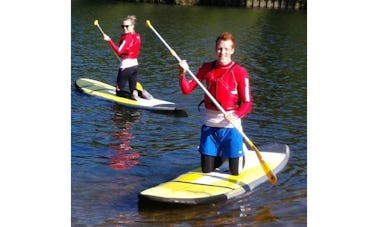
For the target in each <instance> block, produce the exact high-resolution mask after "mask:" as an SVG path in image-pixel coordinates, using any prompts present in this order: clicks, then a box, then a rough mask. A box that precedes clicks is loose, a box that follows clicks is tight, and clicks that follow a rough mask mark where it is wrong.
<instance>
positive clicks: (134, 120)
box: [71, 0, 307, 226]
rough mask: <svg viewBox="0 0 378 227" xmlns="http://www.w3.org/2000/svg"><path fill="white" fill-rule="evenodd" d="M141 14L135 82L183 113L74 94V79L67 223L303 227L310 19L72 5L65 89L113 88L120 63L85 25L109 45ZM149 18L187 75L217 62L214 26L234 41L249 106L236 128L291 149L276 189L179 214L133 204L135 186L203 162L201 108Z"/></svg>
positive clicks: (289, 14) (273, 13)
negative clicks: (181, 82)
mask: <svg viewBox="0 0 378 227" xmlns="http://www.w3.org/2000/svg"><path fill="white" fill-rule="evenodd" d="M129 14H135V15H136V16H137V18H138V22H139V23H138V24H137V26H136V30H137V31H138V32H139V33H140V34H141V37H142V42H143V43H142V45H143V46H142V50H141V55H140V58H139V63H140V74H139V76H140V81H141V82H142V84H143V86H144V87H145V88H147V89H148V90H149V91H150V92H151V93H152V94H153V95H154V96H155V97H157V98H161V99H165V100H170V101H173V102H176V103H178V104H179V105H181V106H183V107H184V108H185V109H186V110H187V112H188V113H189V117H187V118H179V117H174V116H171V115H163V114H158V113H153V112H149V111H143V110H130V109H127V108H124V107H122V106H119V105H117V104H114V103H111V102H107V101H103V100H100V99H97V98H94V97H90V96H87V95H84V94H82V93H79V92H77V90H76V89H75V87H74V86H72V92H71V98H72V100H71V105H72V115H71V116H72V125H71V134H72V138H71V143H72V145H71V148H72V158H71V167H72V168H71V170H72V173H71V183H72V185H71V192H72V196H71V216H72V226H86V225H88V226H94V225H95V226H117V224H118V226H135V225H136V226H139V225H153V226H168V225H170V226H215V225H222V224H223V225H231V226H236V225H239V224H240V225H241V226H249V225H253V226H306V225H307V220H306V217H307V131H306V130H307V103H306V100H307V86H306V85H307V84H306V82H307V81H306V80H307V74H306V73H307V68H306V65H307V53H306V50H307V34H306V32H307V31H306V30H307V24H306V23H307V15H306V14H305V13H303V12H294V11H277V10H263V9H253V10H252V9H240V8H214V7H180V6H168V5H161V4H160V5H157V4H131V3H125V2H122V1H114V2H113V1H103V2H102V1H79V0H74V1H72V11H71V19H72V20H71V25H72V27H71V28H72V36H71V43H72V44H71V45H72V46H71V63H72V64H71V67H72V75H71V78H72V84H73V82H74V81H75V80H76V79H77V78H79V77H88V78H93V79H97V80H100V81H103V82H106V83H109V84H114V83H115V79H116V72H117V66H118V63H117V59H116V58H115V56H114V55H113V54H112V52H111V50H110V48H109V47H108V46H107V44H106V43H105V42H104V41H103V39H102V35H101V34H100V32H99V30H98V29H97V28H96V27H95V26H94V24H93V21H94V20H95V19H98V20H99V22H100V25H101V27H102V29H103V30H104V31H105V32H106V33H107V34H108V35H110V36H111V37H112V38H113V39H114V40H116V41H118V38H119V35H120V32H121V31H120V26H119V25H120V23H121V19H122V18H123V17H125V16H127V15H129ZM146 20H150V21H151V23H152V25H153V26H154V27H155V29H157V30H158V31H159V33H160V34H161V35H162V36H163V37H164V39H165V40H166V41H167V42H168V43H169V44H170V45H171V47H172V48H174V49H175V51H176V52H177V54H178V55H179V56H180V57H181V58H182V59H187V60H188V61H189V64H190V66H191V69H192V71H193V72H195V71H196V70H197V68H198V67H199V66H200V65H201V63H202V62H203V61H210V60H213V59H215V53H214V39H215V38H216V36H217V35H218V34H219V33H220V32H222V31H230V32H232V33H233V34H234V35H235V37H236V40H237V47H236V48H237V49H236V53H235V54H234V60H236V61H237V62H239V63H240V64H242V65H243V66H244V67H245V68H246V69H247V70H248V71H249V73H250V77H251V86H252V89H253V98H254V109H253V111H252V112H251V113H250V114H249V115H248V116H247V117H246V118H245V119H244V121H243V122H244V123H243V125H244V130H245V132H246V134H247V135H248V136H249V138H250V139H252V141H253V142H254V143H255V144H256V145H257V146H261V145H263V144H267V143H271V142H278V143H284V144H288V145H289V146H290V148H291V158H290V160H289V163H288V165H287V167H286V168H285V169H284V170H283V171H282V172H281V173H279V174H278V178H279V181H278V183H277V185H275V186H272V185H270V184H269V183H264V184H262V185H260V186H258V187H257V188H256V189H255V190H254V191H253V192H252V193H249V194H247V195H246V196H243V197H242V198H238V199H235V200H231V201H227V202H224V203H218V204H211V205H206V206H199V207H194V208H186V209H173V210H160V209H154V210H143V211H142V210H139V209H138V198H137V194H138V192H140V191H141V190H144V189H146V188H148V187H151V186H154V185H156V184H158V183H162V182H164V181H167V180H169V179H172V178H174V177H176V176H177V175H178V174H181V173H184V172H186V171H188V170H190V169H192V168H195V167H197V166H198V165H199V158H198V157H199V156H198V152H197V150H196V147H197V145H198V140H199V130H200V126H201V124H202V114H203V110H202V112H198V110H197V104H198V103H199V101H200V100H202V96H203V92H202V91H201V90H200V89H198V90H197V91H195V92H194V93H193V94H192V95H190V96H183V95H182V94H181V92H180V88H179V86H178V76H177V69H178V66H177V62H176V60H175V59H174V57H173V56H172V55H170V53H169V52H168V51H167V49H166V48H165V47H164V46H163V44H162V43H161V42H160V41H159V40H158V38H157V37H156V36H155V35H154V34H153V32H152V31H151V30H149V29H148V28H147V27H145V26H144V22H145V21H146Z"/></svg>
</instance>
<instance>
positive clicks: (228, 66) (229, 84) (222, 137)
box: [179, 32, 252, 175]
mask: <svg viewBox="0 0 378 227" xmlns="http://www.w3.org/2000/svg"><path fill="white" fill-rule="evenodd" d="M215 51H216V56H217V60H215V61H213V62H205V63H203V64H202V66H201V67H200V68H199V70H198V72H197V74H196V77H197V78H198V80H199V81H203V80H205V81H206V86H207V90H208V91H209V92H210V94H211V95H212V96H213V97H214V98H215V99H216V100H217V101H218V103H219V104H220V105H221V106H222V107H223V109H224V110H225V111H226V113H227V114H226V115H224V114H223V113H222V112H221V111H220V110H219V109H218V108H217V107H216V105H215V104H214V103H213V102H212V101H211V99H210V98H209V97H208V96H207V95H206V94H205V99H204V102H205V108H206V115H205V123H204V125H203V126H202V129H201V139H200V146H199V152H200V153H201V166H202V172H204V173H208V172H212V171H214V170H215V168H217V167H219V166H220V165H221V164H222V162H223V161H222V160H223V158H228V160H229V166H230V173H231V174H232V175H239V174H240V172H241V171H242V169H243V166H244V149H243V137H242V136H241V134H240V133H239V132H238V130H237V129H236V128H235V127H238V128H240V129H242V126H241V118H242V117H244V116H245V115H247V114H248V113H249V112H250V111H251V110H252V96H251V91H250V86H249V75H248V72H247V71H246V70H245V69H244V68H243V67H242V66H240V65H239V64H237V63H235V62H234V61H233V60H232V58H231V57H232V54H234V52H235V38H234V36H233V35H232V34H231V33H229V32H223V33H222V34H220V35H219V36H218V37H217V39H216V42H215ZM179 66H180V79H179V82H180V86H181V90H182V93H183V94H190V93H191V92H192V91H193V90H194V89H195V88H196V87H197V86H198V85H197V83H196V81H195V80H189V81H188V80H187V79H186V77H185V73H186V71H187V69H188V68H189V66H188V63H187V62H186V61H185V60H182V61H181V62H180V63H179ZM231 122H232V124H231Z"/></svg>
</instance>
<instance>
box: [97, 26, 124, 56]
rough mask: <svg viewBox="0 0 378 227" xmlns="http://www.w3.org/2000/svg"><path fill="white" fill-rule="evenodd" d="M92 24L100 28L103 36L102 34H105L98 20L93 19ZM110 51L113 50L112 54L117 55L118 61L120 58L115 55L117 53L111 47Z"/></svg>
mask: <svg viewBox="0 0 378 227" xmlns="http://www.w3.org/2000/svg"><path fill="white" fill-rule="evenodd" d="M94 25H95V26H97V27H98V29H99V30H100V32H101V34H102V35H103V36H104V35H105V32H104V31H103V30H102V28H101V26H100V24H99V23H98V20H95V21H94ZM112 52H113V54H114V55H115V56H116V57H117V59H118V61H121V59H120V58H119V56H118V55H117V53H116V52H114V50H113V49H112Z"/></svg>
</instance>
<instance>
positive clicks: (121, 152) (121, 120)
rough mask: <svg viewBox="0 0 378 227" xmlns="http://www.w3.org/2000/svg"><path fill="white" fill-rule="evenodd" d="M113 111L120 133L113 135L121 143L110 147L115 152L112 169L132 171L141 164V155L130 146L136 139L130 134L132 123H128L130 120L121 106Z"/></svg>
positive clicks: (117, 106)
mask: <svg viewBox="0 0 378 227" xmlns="http://www.w3.org/2000/svg"><path fill="white" fill-rule="evenodd" d="M113 110H114V116H113V117H112V120H113V122H114V124H115V125H116V126H117V127H118V128H119V130H120V131H118V132H115V133H114V134H113V139H116V140H118V141H119V142H118V143H117V144H111V145H110V146H109V148H111V149H114V150H115V152H114V154H112V157H111V159H110V167H112V168H113V169H116V170H126V169H130V168H132V167H133V166H135V165H137V164H139V159H140V154H139V153H138V152H137V151H133V148H132V147H131V146H130V142H131V140H132V139H134V138H135V136H133V135H132V134H131V132H130V129H131V128H132V123H131V122H129V121H128V118H125V117H124V116H123V114H122V112H121V107H120V106H119V105H117V104H115V105H114V108H113ZM126 116H127V115H126ZM131 116H132V115H131Z"/></svg>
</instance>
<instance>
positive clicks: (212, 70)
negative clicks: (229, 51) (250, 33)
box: [180, 62, 252, 118]
mask: <svg viewBox="0 0 378 227" xmlns="http://www.w3.org/2000/svg"><path fill="white" fill-rule="evenodd" d="M196 77H197V78H198V80H199V81H201V82H202V81H203V80H206V86H207V90H208V91H209V92H210V94H211V95H212V96H213V97H214V98H215V99H216V100H217V101H218V103H219V104H220V105H221V106H222V107H223V109H224V110H226V111H229V110H235V114H236V115H237V116H238V117H239V118H241V117H244V116H245V115H246V114H248V113H249V112H250V111H251V110H252V97H251V92H250V87H249V75H248V73H247V71H246V70H245V69H244V68H243V67H241V66H240V65H238V64H236V63H235V62H231V63H230V64H228V65H225V66H217V65H216V64H215V62H207V63H204V64H203V65H202V66H201V67H200V69H199V71H198V73H197V75H196ZM180 86H181V90H182V93H183V94H190V93H191V92H192V91H193V90H194V89H195V88H196V87H197V86H198V85H197V83H196V81H195V80H189V81H187V80H186V77H185V76H182V77H180ZM205 107H206V109H209V110H218V108H217V107H216V106H215V105H214V104H213V103H212V102H211V100H210V98H209V97H207V95H206V94H205ZM218 111H219V110H218Z"/></svg>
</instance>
